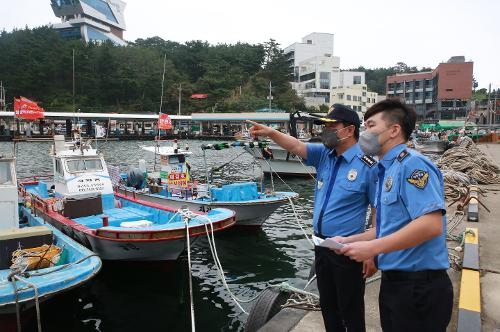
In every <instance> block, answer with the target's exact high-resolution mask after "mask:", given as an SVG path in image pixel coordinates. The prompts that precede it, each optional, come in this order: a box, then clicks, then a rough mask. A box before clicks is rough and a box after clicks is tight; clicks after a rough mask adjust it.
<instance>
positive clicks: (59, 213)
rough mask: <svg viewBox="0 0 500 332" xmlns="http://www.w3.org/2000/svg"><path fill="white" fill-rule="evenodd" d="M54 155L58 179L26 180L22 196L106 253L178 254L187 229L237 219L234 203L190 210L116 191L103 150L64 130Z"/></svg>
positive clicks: (115, 256) (113, 256)
mask: <svg viewBox="0 0 500 332" xmlns="http://www.w3.org/2000/svg"><path fill="white" fill-rule="evenodd" d="M51 155H52V159H53V164H54V176H53V182H52V183H50V182H46V181H31V182H21V183H20V193H21V196H22V197H29V198H31V199H32V204H33V206H34V209H35V211H36V213H37V214H38V215H39V216H40V217H42V218H43V219H44V220H45V221H46V222H48V223H50V224H52V225H54V226H55V227H56V228H58V229H60V230H61V231H62V232H63V233H65V234H68V235H69V236H71V237H72V238H74V239H76V240H77V241H78V242H80V243H82V244H83V245H85V246H86V247H87V248H89V249H91V250H92V251H94V252H95V253H97V254H99V256H100V257H101V258H102V259H105V260H129V261H155V260H156V261H158V260H176V259H177V258H178V257H179V255H180V254H181V253H182V252H183V251H184V246H185V244H186V235H187V232H189V237H190V238H192V237H194V238H195V237H197V236H199V235H203V234H207V232H214V231H220V230H223V229H226V228H228V227H231V226H232V225H233V224H234V223H235V214H234V212H233V211H231V210H228V209H212V210H211V211H208V212H195V213H190V212H189V211H188V210H187V209H182V206H179V207H172V206H169V205H168V204H163V205H159V204H155V203H154V202H147V201H143V200H141V199H140V197H139V196H137V195H128V196H127V195H125V194H121V193H118V192H114V191H113V185H112V181H111V178H110V174H109V172H108V168H107V166H106V162H105V160H104V157H103V155H102V154H99V153H98V152H97V151H96V149H94V148H92V146H91V145H90V143H89V142H83V141H82V140H81V139H79V138H77V139H75V140H74V141H72V142H70V143H66V142H65V141H64V136H55V137H54V146H53V149H52V152H51ZM118 176H119V174H118ZM188 212H189V213H188ZM194 238H193V239H191V242H192V241H193V240H194Z"/></svg>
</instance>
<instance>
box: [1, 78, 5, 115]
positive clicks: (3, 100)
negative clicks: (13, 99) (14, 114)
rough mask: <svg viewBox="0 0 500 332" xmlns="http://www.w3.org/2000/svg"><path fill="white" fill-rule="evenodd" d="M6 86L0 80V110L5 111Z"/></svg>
mask: <svg viewBox="0 0 500 332" xmlns="http://www.w3.org/2000/svg"><path fill="white" fill-rule="evenodd" d="M5 106H6V104H5V88H4V87H3V82H2V81H0V110H2V111H4V112H5Z"/></svg>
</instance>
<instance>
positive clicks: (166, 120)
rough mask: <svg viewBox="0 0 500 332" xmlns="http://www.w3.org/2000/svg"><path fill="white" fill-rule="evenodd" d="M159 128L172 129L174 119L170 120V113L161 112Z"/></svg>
mask: <svg viewBox="0 0 500 332" xmlns="http://www.w3.org/2000/svg"><path fill="white" fill-rule="evenodd" d="M158 128H159V129H172V120H170V117H169V116H168V114H161V113H160V117H159V118H158Z"/></svg>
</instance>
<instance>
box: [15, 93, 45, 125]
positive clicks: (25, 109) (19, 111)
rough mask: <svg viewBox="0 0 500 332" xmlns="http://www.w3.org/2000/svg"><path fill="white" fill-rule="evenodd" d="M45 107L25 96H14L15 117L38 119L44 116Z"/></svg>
mask: <svg viewBox="0 0 500 332" xmlns="http://www.w3.org/2000/svg"><path fill="white" fill-rule="evenodd" d="M43 112H44V109H43V108H41V107H40V106H38V104H37V103H36V102H34V101H32V100H29V99H28V98H25V97H23V96H21V97H19V98H14V117H16V118H21V119H27V120H36V119H43V118H44V113H43Z"/></svg>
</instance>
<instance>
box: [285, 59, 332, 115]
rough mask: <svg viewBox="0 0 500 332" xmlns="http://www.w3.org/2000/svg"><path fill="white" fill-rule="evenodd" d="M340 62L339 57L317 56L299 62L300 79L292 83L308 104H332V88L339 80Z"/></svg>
mask: <svg viewBox="0 0 500 332" xmlns="http://www.w3.org/2000/svg"><path fill="white" fill-rule="evenodd" d="M339 62H340V59H339V58H338V57H325V56H316V57H312V58H309V59H306V60H304V61H302V62H300V63H299V65H298V73H299V76H298V79H297V81H295V82H291V84H292V88H293V89H294V90H295V91H297V95H299V96H300V97H303V98H304V100H305V102H306V105H307V106H320V105H322V104H327V105H328V104H330V94H331V88H332V86H333V84H334V82H338V81H339V78H338V76H339V75H338V74H339Z"/></svg>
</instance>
